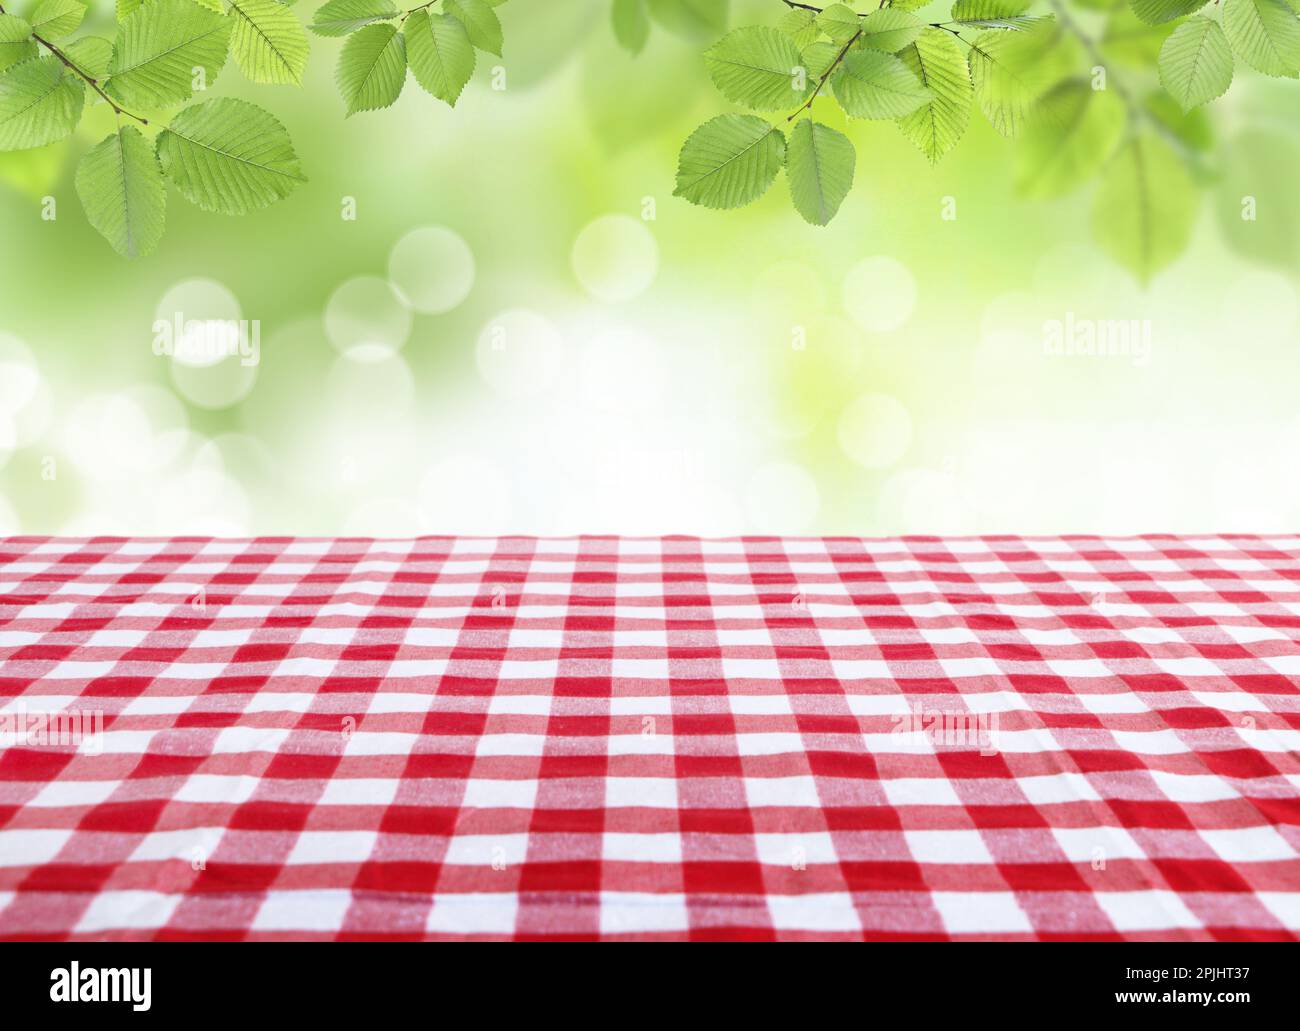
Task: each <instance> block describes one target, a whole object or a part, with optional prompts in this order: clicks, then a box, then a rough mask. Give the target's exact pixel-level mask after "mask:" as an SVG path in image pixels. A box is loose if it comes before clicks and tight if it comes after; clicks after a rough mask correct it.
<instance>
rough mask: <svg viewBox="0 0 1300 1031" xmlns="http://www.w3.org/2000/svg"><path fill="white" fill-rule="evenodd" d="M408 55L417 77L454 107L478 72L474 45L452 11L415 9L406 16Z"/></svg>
mask: <svg viewBox="0 0 1300 1031" xmlns="http://www.w3.org/2000/svg"><path fill="white" fill-rule="evenodd" d="M406 57H407V60H408V61H410V63H411V72H412V74H414V75H415V81H416V82H418V83H419V84H420V85H421V86H423V87H424V88H425V89H426V90H428V91H429V92H430V93H432V94H433V95H434V96H435V97H437V98H438V99H439V100H443V101H446V102H447V103H448V104H451V105H452V106H453V107H454V106H455V104H456V100H457V98H459V97H460V93H461V90H463V89H464V88H465V83H467V82H469V77H470V76H471V75H473V74H474V46H473V44H471V43H470V41H469V35H468V34H467V33H466V32H465V26H464V25H462V24H461V23H460V22H459V21H457V20H456V19H455V18H453V17H452V16H451V15H449V14H429V12H428V11H415V12H414V13H412V14H411V16H410V17H409V18H407V19H406Z"/></svg>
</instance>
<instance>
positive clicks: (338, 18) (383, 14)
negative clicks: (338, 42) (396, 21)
mask: <svg viewBox="0 0 1300 1031" xmlns="http://www.w3.org/2000/svg"><path fill="white" fill-rule="evenodd" d="M400 13H401V12H400V11H398V9H397V5H396V4H394V3H393V0H330V2H329V3H327V4H326V5H325V6H324V7H322V8H321V9H320V10H318V11H317V12H316V17H315V18H314V19H312V23H311V26H310V28H311V30H312V32H314V33H316V35H318V36H346V35H348V34H349V33H353V32H356V31H357V29H360V28H363V27H365V26H366V25H372V24H374V23H375V22H377V21H386V20H388V19H389V18H396V17H397V16H398V14H400Z"/></svg>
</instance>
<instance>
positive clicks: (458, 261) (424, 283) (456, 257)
mask: <svg viewBox="0 0 1300 1031" xmlns="http://www.w3.org/2000/svg"><path fill="white" fill-rule="evenodd" d="M474 275H475V267H474V254H473V252H472V251H471V250H470V249H469V244H467V243H466V242H465V241H464V239H463V238H462V237H461V236H460V234H459V233H455V232H453V231H452V230H450V229H447V228H445V227H443V226H424V227H422V228H420V229H413V230H411V232H409V233H407V234H406V235H405V236H403V237H402V238H401V239H400V240H398V241H397V243H395V244H394V245H393V249H392V251H390V252H389V255H388V279H389V281H390V282H391V283H392V284H393V288H394V289H395V290H396V291H397V293H398V295H399V297H400V298H401V299H402V300H403V301H404V302H405V303H406V304H407V305H408V306H409V307H411V308H413V309H415V310H416V311H418V312H421V313H422V314H425V315H441V314H442V313H444V312H448V311H451V310H452V309H453V308H455V307H456V306H457V305H459V304H460V303H461V302H462V301H463V300H465V298H466V297H468V296H469V292H470V290H471V289H472V288H473V286H474Z"/></svg>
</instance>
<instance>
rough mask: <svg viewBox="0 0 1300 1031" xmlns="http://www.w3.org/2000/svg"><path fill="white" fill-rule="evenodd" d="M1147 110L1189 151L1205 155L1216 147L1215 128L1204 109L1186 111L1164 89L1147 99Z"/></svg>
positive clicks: (1155, 91)
mask: <svg viewBox="0 0 1300 1031" xmlns="http://www.w3.org/2000/svg"><path fill="white" fill-rule="evenodd" d="M1145 104H1146V108H1147V110H1148V111H1149V112H1151V115H1152V117H1153V118H1155V119H1156V121H1157V122H1159V123H1160V124H1161V125H1163V126H1164V127H1165V128H1166V129H1167V130H1168V131H1169V132H1171V133H1172V134H1173V135H1174V137H1175V138H1176V139H1177V140H1178V141H1179V142H1181V143H1182V144H1183V145H1184V146H1185V147H1187V149H1188V150H1195V151H1200V152H1202V153H1204V152H1205V151H1208V150H1209V149H1210V148H1211V147H1213V146H1214V128H1213V126H1211V125H1210V116H1209V114H1207V113H1206V109H1205V108H1204V107H1194V108H1192V110H1190V111H1184V110H1183V109H1182V108H1180V107H1179V106H1178V102H1177V101H1176V100H1174V98H1173V97H1171V96H1170V95H1169V94H1168V93H1166V92H1165V91H1164V90H1162V89H1157V90H1152V91H1151V92H1150V93H1148V94H1147V96H1146V98H1145Z"/></svg>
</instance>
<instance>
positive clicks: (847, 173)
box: [785, 118, 856, 226]
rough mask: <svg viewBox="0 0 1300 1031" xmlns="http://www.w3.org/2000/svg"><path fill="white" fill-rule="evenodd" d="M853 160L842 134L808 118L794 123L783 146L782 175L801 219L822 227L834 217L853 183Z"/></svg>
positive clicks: (848, 144)
mask: <svg viewBox="0 0 1300 1031" xmlns="http://www.w3.org/2000/svg"><path fill="white" fill-rule="evenodd" d="M855 160H856V157H855V154H854V151H853V144H852V142H851V141H850V140H849V138H848V137H847V136H845V135H844V134H843V133H840V132H836V131H835V130H834V129H832V128H830V127H829V126H825V125H818V124H816V123H815V122H813V120H812V119H811V118H804V119H801V120H800V121H799V122H798V123H797V124H796V125H795V127H794V128H793V129H792V130H791V131H790V142H789V143H788V144H787V145H786V149H785V177H786V181H787V182H788V183H789V184H790V199H791V200H792V201H793V202H794V206H795V210H796V211H798V212H799V214H800V215H802V216H803V217H804V221H806V222H809V223H811V224H812V225H815V226H824V225H826V224H827V223H828V222H829V221H830V220H831V219H832V218H834V217H835V213H836V212H837V211H839V209H840V204H842V203H843V201H844V198H845V197H847V196H848V193H849V188H850V187H852V185H853V166H854V163H855Z"/></svg>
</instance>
